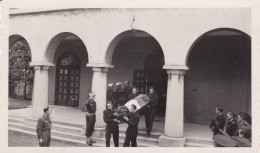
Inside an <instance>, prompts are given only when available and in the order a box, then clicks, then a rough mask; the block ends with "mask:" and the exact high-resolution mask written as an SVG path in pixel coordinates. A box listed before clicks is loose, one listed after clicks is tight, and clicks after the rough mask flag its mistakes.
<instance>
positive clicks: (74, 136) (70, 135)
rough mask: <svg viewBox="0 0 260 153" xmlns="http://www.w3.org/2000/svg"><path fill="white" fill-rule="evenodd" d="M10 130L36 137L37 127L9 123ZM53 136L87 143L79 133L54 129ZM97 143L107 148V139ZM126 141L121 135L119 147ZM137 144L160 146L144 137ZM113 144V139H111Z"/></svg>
mask: <svg viewBox="0 0 260 153" xmlns="http://www.w3.org/2000/svg"><path fill="white" fill-rule="evenodd" d="M8 125H9V127H10V128H16V129H20V130H25V131H28V132H32V133H35V135H36V132H35V131H36V128H35V127H25V126H24V125H23V124H21V123H9V124H8ZM51 133H52V136H57V137H60V138H65V139H72V140H78V141H82V142H84V143H85V140H86V137H85V136H83V135H80V134H79V133H71V132H65V131H59V130H55V129H52V131H51ZM93 139H94V140H95V141H97V144H99V145H100V144H103V146H105V137H102V138H93ZM124 140H125V135H122V134H120V135H119V145H121V146H123V143H124ZM137 143H138V146H140V147H147V146H153V147H156V146H158V140H157V139H155V138H146V137H142V136H138V137H137ZM111 144H113V141H112V138H111Z"/></svg>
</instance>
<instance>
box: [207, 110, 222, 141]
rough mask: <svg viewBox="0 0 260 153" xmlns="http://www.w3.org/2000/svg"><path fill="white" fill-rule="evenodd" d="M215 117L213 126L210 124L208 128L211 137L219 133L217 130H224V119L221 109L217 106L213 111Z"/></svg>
mask: <svg viewBox="0 0 260 153" xmlns="http://www.w3.org/2000/svg"><path fill="white" fill-rule="evenodd" d="M215 112H216V114H217V117H216V119H215V120H214V124H212V123H211V125H210V128H211V130H212V132H213V136H214V135H216V134H218V133H219V129H221V130H224V126H225V117H224V114H223V108H222V107H220V106H218V107H217V108H216V110H215Z"/></svg>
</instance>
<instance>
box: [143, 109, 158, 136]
mask: <svg viewBox="0 0 260 153" xmlns="http://www.w3.org/2000/svg"><path fill="white" fill-rule="evenodd" d="M155 111H156V108H152V109H146V110H145V113H144V116H145V125H146V132H147V134H150V133H151V131H152V127H153V121H154V116H155Z"/></svg>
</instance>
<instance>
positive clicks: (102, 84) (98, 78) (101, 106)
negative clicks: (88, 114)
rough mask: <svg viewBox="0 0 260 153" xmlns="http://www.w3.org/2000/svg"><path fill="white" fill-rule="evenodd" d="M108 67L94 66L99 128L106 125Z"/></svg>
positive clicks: (94, 87) (94, 89)
mask: <svg viewBox="0 0 260 153" xmlns="http://www.w3.org/2000/svg"><path fill="white" fill-rule="evenodd" d="M107 70H108V68H101V67H93V78H92V91H93V92H94V93H95V94H96V97H95V101H96V103H97V111H96V124H95V126H96V127H97V128H102V127H105V122H104V120H103V111H104V110H105V109H106V87H107Z"/></svg>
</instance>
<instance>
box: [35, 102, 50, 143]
mask: <svg viewBox="0 0 260 153" xmlns="http://www.w3.org/2000/svg"><path fill="white" fill-rule="evenodd" d="M43 112H44V114H43V116H42V117H41V118H39V119H38V124H37V127H36V133H37V136H38V139H39V145H40V146H41V147H50V142H51V128H52V122H51V118H50V108H49V107H47V108H44V110H43Z"/></svg>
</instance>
